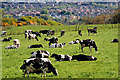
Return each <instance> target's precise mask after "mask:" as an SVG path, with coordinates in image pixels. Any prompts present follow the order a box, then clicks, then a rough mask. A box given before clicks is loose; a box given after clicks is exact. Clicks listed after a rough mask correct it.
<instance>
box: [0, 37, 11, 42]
mask: <svg viewBox="0 0 120 80" xmlns="http://www.w3.org/2000/svg"><path fill="white" fill-rule="evenodd" d="M11 39H12V38H11V37H9V38H4V39H2V40H1V41H10V40H11Z"/></svg>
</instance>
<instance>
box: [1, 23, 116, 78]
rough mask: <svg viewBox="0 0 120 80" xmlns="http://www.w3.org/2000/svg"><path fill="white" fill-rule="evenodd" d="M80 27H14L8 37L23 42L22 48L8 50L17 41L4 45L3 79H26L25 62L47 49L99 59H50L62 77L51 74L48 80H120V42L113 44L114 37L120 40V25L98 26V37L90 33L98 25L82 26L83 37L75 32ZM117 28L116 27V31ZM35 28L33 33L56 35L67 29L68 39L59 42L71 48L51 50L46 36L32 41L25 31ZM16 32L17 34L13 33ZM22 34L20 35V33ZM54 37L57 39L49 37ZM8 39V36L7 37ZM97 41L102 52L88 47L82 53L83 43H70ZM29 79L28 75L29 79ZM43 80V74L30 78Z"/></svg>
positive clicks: (52, 49)
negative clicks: (119, 34) (31, 46)
mask: <svg viewBox="0 0 120 80" xmlns="http://www.w3.org/2000/svg"><path fill="white" fill-rule="evenodd" d="M75 26H76V25H73V26H67V25H64V26H51V27H48V26H22V27H12V28H10V29H9V30H6V31H7V32H8V36H6V37H9V36H11V37H12V38H13V39H16V38H17V39H19V40H20V43H21V47H20V48H18V49H5V47H7V46H8V45H11V44H13V39H12V40H11V41H10V42H2V78H24V77H23V75H22V74H23V72H22V71H21V70H20V66H21V65H22V64H23V60H25V59H27V58H29V57H30V56H31V54H30V53H31V52H33V51H37V50H46V51H49V52H50V53H51V54H52V53H57V54H69V55H70V56H72V55H77V54H85V55H91V54H92V55H93V56H94V57H97V59H98V60H97V61H76V60H74V61H61V62H56V61H55V59H54V58H49V59H50V60H51V62H52V64H53V66H54V67H55V68H57V70H58V73H59V76H54V75H53V74H52V73H47V77H46V78H118V43H111V41H112V40H113V39H114V38H118V26H117V25H112V24H109V25H97V26H98V33H97V34H90V36H88V34H87V28H93V27H94V26H96V25H82V26H79V29H81V30H82V34H83V36H78V32H77V31H75V29H76V27H75ZM112 26H113V28H112ZM27 29H31V30H33V31H40V30H41V29H52V30H55V31H56V33H55V35H54V36H56V37H58V36H60V31H61V30H65V31H66V33H65V36H63V37H60V38H59V41H58V42H59V43H61V42H65V43H67V45H66V46H65V47H64V48H49V46H48V42H46V41H44V38H45V37H47V36H46V35H42V37H39V41H36V40H28V39H25V37H24V34H23V33H24V31H25V30H27ZM13 31H14V33H15V34H13ZM10 33H11V34H12V35H9V34H10ZM18 33H19V34H18ZM49 37H53V36H49ZM3 38H5V37H3ZM78 38H79V39H81V40H82V39H93V40H95V42H96V44H97V46H98V53H97V52H96V51H95V50H94V49H92V52H91V53H90V52H89V48H88V47H86V48H84V49H83V50H84V52H83V53H82V51H81V50H79V44H74V45H71V44H68V43H69V42H70V41H72V40H75V39H78ZM39 43H41V44H43V46H44V48H36V49H28V48H27V47H28V46H30V45H31V44H39ZM26 77H27V76H26ZM32 77H36V78H41V74H40V75H38V74H30V78H32Z"/></svg>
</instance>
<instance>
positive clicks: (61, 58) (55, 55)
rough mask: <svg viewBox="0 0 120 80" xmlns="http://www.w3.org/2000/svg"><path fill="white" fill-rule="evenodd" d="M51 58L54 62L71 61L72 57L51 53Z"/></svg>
mask: <svg viewBox="0 0 120 80" xmlns="http://www.w3.org/2000/svg"><path fill="white" fill-rule="evenodd" d="M50 57H51V58H55V60H56V61H71V60H72V57H71V56H69V55H63V54H55V53H53V54H52V55H51V56H50Z"/></svg>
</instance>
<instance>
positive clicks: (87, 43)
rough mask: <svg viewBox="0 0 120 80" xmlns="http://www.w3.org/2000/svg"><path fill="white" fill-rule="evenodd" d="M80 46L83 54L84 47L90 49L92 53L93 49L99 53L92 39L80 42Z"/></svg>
mask: <svg viewBox="0 0 120 80" xmlns="http://www.w3.org/2000/svg"><path fill="white" fill-rule="evenodd" d="M80 45H81V50H82V52H83V47H89V49H90V52H91V50H92V47H93V48H95V51H98V48H97V45H96V43H95V41H94V40H91V39H85V40H80Z"/></svg>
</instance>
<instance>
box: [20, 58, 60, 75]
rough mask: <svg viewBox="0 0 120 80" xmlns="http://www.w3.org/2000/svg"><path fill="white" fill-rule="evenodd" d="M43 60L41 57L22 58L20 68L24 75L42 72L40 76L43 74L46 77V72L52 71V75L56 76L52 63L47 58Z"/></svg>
mask: <svg viewBox="0 0 120 80" xmlns="http://www.w3.org/2000/svg"><path fill="white" fill-rule="evenodd" d="M45 60H47V61H44V60H43V58H31V59H27V60H24V62H23V65H22V66H21V67H20V69H21V70H23V72H24V77H25V75H26V74H28V77H29V74H30V73H36V74H39V73H42V75H41V77H42V76H43V74H44V77H46V73H51V72H52V73H53V74H54V75H56V76H58V75H59V74H58V72H57V69H56V68H54V67H53V65H52V64H51V63H50V62H49V60H48V59H46V58H45Z"/></svg>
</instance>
